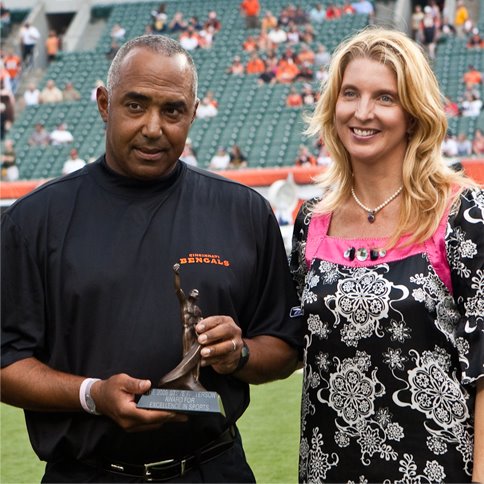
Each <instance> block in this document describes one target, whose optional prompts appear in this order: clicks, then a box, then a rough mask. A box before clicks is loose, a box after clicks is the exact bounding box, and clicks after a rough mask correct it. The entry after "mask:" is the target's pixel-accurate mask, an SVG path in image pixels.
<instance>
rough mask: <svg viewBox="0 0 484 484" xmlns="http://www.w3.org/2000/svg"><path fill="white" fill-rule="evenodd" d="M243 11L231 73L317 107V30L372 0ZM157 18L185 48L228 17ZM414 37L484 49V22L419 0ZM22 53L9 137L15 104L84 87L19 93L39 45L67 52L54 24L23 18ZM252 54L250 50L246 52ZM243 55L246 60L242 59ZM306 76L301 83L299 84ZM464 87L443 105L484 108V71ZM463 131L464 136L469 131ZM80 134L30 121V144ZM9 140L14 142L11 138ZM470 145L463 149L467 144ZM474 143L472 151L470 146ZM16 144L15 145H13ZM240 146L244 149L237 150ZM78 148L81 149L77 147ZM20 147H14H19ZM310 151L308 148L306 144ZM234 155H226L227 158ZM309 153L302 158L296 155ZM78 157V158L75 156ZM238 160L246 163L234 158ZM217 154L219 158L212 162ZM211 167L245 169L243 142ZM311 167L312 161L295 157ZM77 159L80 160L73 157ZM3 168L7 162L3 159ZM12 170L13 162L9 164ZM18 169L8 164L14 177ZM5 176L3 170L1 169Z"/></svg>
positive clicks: (7, 80)
mask: <svg viewBox="0 0 484 484" xmlns="http://www.w3.org/2000/svg"><path fill="white" fill-rule="evenodd" d="M239 7H240V15H241V16H242V17H243V18H244V21H245V27H246V29H247V30H248V32H247V37H246V39H245V41H244V42H243V45H242V46H241V48H242V49H243V51H244V52H245V53H246V54H245V55H243V56H242V54H241V55H238V56H235V57H234V58H233V60H232V63H231V64H230V65H229V66H228V67H227V69H226V72H227V74H229V75H234V76H244V75H249V76H253V77H254V78H255V79H256V80H257V83H258V84H259V85H263V84H275V83H281V84H291V88H290V91H289V94H288V96H287V98H286V106H287V107H289V108H297V107H301V106H312V105H314V103H315V102H316V101H317V98H318V95H319V92H318V91H319V90H318V89H315V88H314V84H313V83H314V82H315V81H317V83H318V84H319V83H321V82H324V80H325V78H326V77H327V67H328V65H329V62H330V60H331V53H330V52H328V49H327V48H326V46H325V45H324V44H323V43H319V44H316V45H315V38H316V35H315V33H316V32H317V30H318V28H320V26H321V24H322V23H324V22H332V21H334V20H336V19H339V18H342V17H344V16H348V15H357V14H364V15H367V16H368V17H369V19H370V23H371V22H372V21H373V19H374V14H375V12H374V7H373V2H370V1H368V0H353V1H352V0H339V1H338V2H334V3H333V2H330V3H325V4H324V5H323V3H320V2H317V3H315V4H313V5H312V6H311V8H309V9H304V8H303V7H301V6H300V5H296V4H295V3H294V4H291V3H289V4H287V5H286V6H285V7H283V8H282V9H281V10H280V11H279V12H275V13H274V12H272V11H271V10H265V11H263V12H261V5H260V2H259V0H241V2H240V4H239ZM150 17H151V22H150V23H149V24H148V25H147V26H146V32H147V33H155V34H162V33H164V34H169V35H171V36H174V37H176V38H178V39H179V41H180V43H181V44H182V46H183V47H184V48H185V49H187V50H189V51H193V50H195V49H209V48H211V46H212V45H213V41H214V39H215V37H216V35H217V33H218V32H219V31H220V30H221V29H222V20H223V19H220V18H219V16H218V14H217V12H216V11H215V10H213V9H212V10H209V11H208V12H207V15H206V17H205V18H198V17H197V16H193V15H192V16H188V15H187V16H186V14H185V13H183V12H181V11H176V12H174V13H173V14H172V15H171V16H169V15H168V14H167V11H166V4H165V3H161V4H159V6H158V8H157V9H153V10H152V11H151V12H150ZM0 21H1V25H2V29H6V30H2V33H3V34H2V35H4V34H5V32H7V33H8V32H9V31H10V29H9V27H10V22H11V20H10V12H9V10H8V9H7V8H6V7H5V6H4V5H3V3H2V2H0ZM411 26H412V35H413V37H414V39H415V40H416V41H417V42H420V43H421V44H422V45H423V46H424V47H425V49H426V50H427V52H428V55H429V57H431V58H433V57H435V52H436V48H437V46H438V43H439V42H440V41H443V40H445V39H446V38H448V37H453V36H455V37H461V38H463V39H465V41H466V46H467V48H468V49H481V48H483V47H484V40H483V39H482V37H481V34H480V32H479V30H478V28H477V27H476V26H475V25H474V22H473V20H472V19H471V17H470V15H469V12H468V11H467V8H466V5H465V2H464V1H462V0H457V2H456V8H455V14H454V15H453V19H449V15H448V14H447V9H446V7H445V2H442V1H439V2H438V1H436V0H427V3H426V5H424V2H418V3H417V4H416V5H415V10H414V12H413V15H412V25H411ZM110 38H111V45H110V49H109V51H108V52H106V57H107V58H108V59H112V58H113V57H114V55H115V54H116V52H117V50H118V49H119V47H120V46H121V45H122V43H123V42H125V41H126V40H128V36H127V32H126V29H125V28H124V27H123V25H122V24H120V23H115V24H114V25H112V28H111V30H110ZM18 39H19V42H18V45H19V46H20V49H19V52H18V53H17V52H15V51H14V50H13V49H11V48H7V49H5V50H2V52H1V61H0V112H1V123H0V134H1V139H2V140H5V141H7V139H6V135H7V133H8V131H9V129H10V127H11V125H12V124H13V122H14V120H15V110H16V106H17V103H18V101H20V102H21V104H24V105H25V106H32V105H37V104H48V103H61V102H75V101H78V100H80V99H81V94H80V92H79V91H78V90H77V89H76V87H75V86H74V84H73V82H71V81H67V82H65V83H64V85H62V86H57V85H56V83H55V81H54V80H53V79H49V80H47V81H46V83H45V86H43V88H42V89H39V88H38V87H37V85H36V84H35V83H33V82H31V83H29V84H28V86H27V87H26V88H25V87H24V89H23V93H22V95H21V96H19V97H17V98H16V96H15V94H16V92H17V89H18V86H19V81H20V79H21V76H22V74H23V73H27V74H28V72H29V68H30V66H31V65H32V61H33V59H34V56H35V53H36V46H37V45H38V44H39V43H41V45H44V47H45V51H46V57H47V62H48V63H53V62H56V60H57V59H58V57H59V52H61V50H62V35H60V34H59V33H58V32H56V31H55V30H51V31H49V33H48V35H47V37H46V38H44V39H42V36H41V35H40V33H39V31H38V29H37V28H36V27H35V26H33V25H31V24H30V23H29V22H24V23H23V25H22V26H21V28H20V30H19V34H18ZM247 54H248V55H247ZM242 59H245V60H244V61H243V60H242ZM298 81H300V84H294V83H295V82H298ZM462 82H463V84H464V86H465V91H464V93H463V94H462V96H460V97H459V98H458V99H456V100H453V99H450V98H447V99H446V104H445V109H446V112H447V115H448V116H449V117H456V116H462V117H476V116H478V115H479V114H480V112H481V110H482V104H483V103H482V100H481V91H482V73H481V72H480V71H479V69H476V68H475V67H474V66H469V68H468V70H467V72H466V73H465V74H464V75H463V77H462ZM101 84H103V81H102V80H98V81H96V84H95V86H94V87H93V89H92V92H91V100H92V101H95V99H96V94H95V93H96V90H97V87H98V86H99V85H101ZM219 109H220V107H219V106H218V103H217V102H216V101H215V100H214V99H213V94H212V93H210V92H209V93H206V95H205V96H204V97H203V98H202V99H201V101H200V105H199V109H198V112H197V118H199V119H204V118H211V117H214V116H217V115H218V113H219ZM462 136H463V133H459V134H458V135H457V136H453V135H452V134H451V133H450V132H449V136H448V139H447V140H446V146H445V147H443V151H444V148H445V152H446V153H454V152H455V151H456V150H455V149H454V145H455V146H457V151H456V152H457V155H450V156H464V155H465V156H469V155H473V154H474V155H482V154H483V144H484V141H483V139H482V133H481V132H480V131H479V130H477V131H476V134H475V137H474V139H472V140H464V139H462ZM464 136H465V135H464ZM73 142H74V137H73V135H72V133H70V132H69V130H68V129H67V126H66V125H64V124H63V123H60V124H59V125H58V126H57V127H56V129H54V130H53V131H52V132H48V131H47V130H46V129H45V126H43V125H41V124H39V125H36V126H35V127H32V132H31V136H30V138H29V140H28V143H29V145H31V146H47V145H55V144H73ZM8 144H9V146H10V144H11V140H8ZM464 146H465V148H464ZM469 146H470V149H469ZM10 147H11V146H10ZM237 149H238V150H239V153H238V154H237ZM306 149H307V150H308V152H309V153H311V156H313V157H314V159H315V164H327V163H328V162H329V160H330V156H329V153H327V151H326V149H325V147H324V144H323V143H320V144H319V145H317V146H315V147H313V150H312V151H311V149H309V148H306ZM73 150H75V148H74V147H73ZM13 151H14V150H13ZM301 153H302V155H304V153H305V150H303V149H302V148H301ZM182 156H184V159H185V160H186V161H187V162H188V163H191V164H194V165H196V164H197V163H198V160H197V157H196V150H195V148H194V147H193V146H192V145H191V142H190V143H187V146H186V147H185V151H184V154H183V155H182ZM227 157H228V161H227ZM299 158H300V159H303V158H304V156H299V155H298V159H299ZM76 159H78V158H73V159H72V160H71V162H72V161H73V160H74V161H75V160H76ZM234 159H239V160H241V161H239V162H237V161H233V160H234ZM214 160H215V161H214ZM214 160H212V161H211V163H210V167H211V168H213V169H228V168H243V167H245V166H247V159H246V158H245V156H244V155H242V154H241V152H240V148H238V146H235V147H232V149H231V150H227V149H225V148H222V147H221V149H220V150H219V152H218V153H217V154H216V156H214ZM295 163H296V164H301V165H305V164H307V163H303V162H295ZM70 165H75V163H73V162H72V163H70ZM2 166H3V165H2ZM7 168H8V166H7ZM14 172H15V170H10V173H11V175H10V177H13V176H14V175H12V173H14ZM2 176H3V175H2Z"/></svg>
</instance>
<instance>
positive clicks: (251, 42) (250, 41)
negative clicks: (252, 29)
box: [242, 35, 258, 52]
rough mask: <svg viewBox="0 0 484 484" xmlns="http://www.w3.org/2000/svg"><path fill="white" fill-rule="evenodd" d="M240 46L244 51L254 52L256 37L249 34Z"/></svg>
mask: <svg viewBox="0 0 484 484" xmlns="http://www.w3.org/2000/svg"><path fill="white" fill-rule="evenodd" d="M242 48H243V49H244V50H245V51H246V52H254V51H256V50H257V48H258V47H257V41H256V39H255V38H254V37H253V36H252V35H249V37H247V38H246V39H245V40H244V43H243V44H242Z"/></svg>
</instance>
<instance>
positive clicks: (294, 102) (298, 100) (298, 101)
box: [286, 86, 303, 108]
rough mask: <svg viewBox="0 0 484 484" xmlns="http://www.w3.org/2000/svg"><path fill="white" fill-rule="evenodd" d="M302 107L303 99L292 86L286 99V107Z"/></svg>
mask: <svg viewBox="0 0 484 484" xmlns="http://www.w3.org/2000/svg"><path fill="white" fill-rule="evenodd" d="M302 105H303V99H302V96H301V94H299V93H298V92H297V89H296V88H295V87H294V86H293V87H291V90H290V91H289V94H288V95H287V98H286V106H287V107H288V108H297V107H300V106H302Z"/></svg>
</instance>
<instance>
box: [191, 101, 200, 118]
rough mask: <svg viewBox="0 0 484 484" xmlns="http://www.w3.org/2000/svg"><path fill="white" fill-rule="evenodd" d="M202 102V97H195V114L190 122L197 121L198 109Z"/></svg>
mask: <svg viewBox="0 0 484 484" xmlns="http://www.w3.org/2000/svg"><path fill="white" fill-rule="evenodd" d="M199 104H200V99H198V97H197V99H195V108H194V109H193V116H192V120H191V121H190V124H192V123H193V121H195V117H196V115H197V109H198V105H199Z"/></svg>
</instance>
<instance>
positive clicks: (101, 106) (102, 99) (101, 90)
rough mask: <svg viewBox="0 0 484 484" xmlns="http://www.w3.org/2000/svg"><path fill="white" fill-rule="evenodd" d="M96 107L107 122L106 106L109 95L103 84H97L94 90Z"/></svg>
mask: <svg viewBox="0 0 484 484" xmlns="http://www.w3.org/2000/svg"><path fill="white" fill-rule="evenodd" d="M96 101H97V109H98V111H99V114H100V115H101V119H102V120H103V121H104V122H105V123H107V121H108V106H109V96H108V90H107V89H106V88H105V87H104V86H99V87H98V88H97V91H96Z"/></svg>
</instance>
